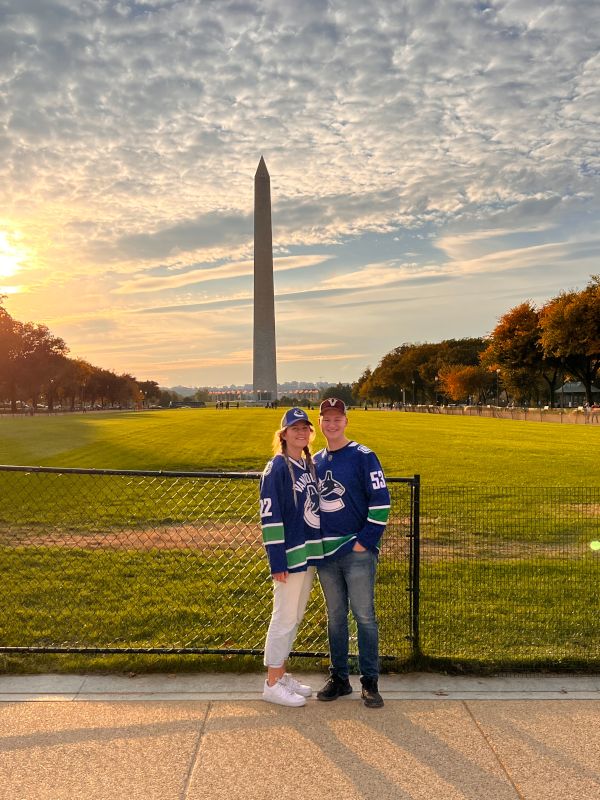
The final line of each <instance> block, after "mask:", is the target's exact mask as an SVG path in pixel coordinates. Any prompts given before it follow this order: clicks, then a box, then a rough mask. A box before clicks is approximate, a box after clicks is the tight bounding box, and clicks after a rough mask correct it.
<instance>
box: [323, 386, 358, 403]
mask: <svg viewBox="0 0 600 800" xmlns="http://www.w3.org/2000/svg"><path fill="white" fill-rule="evenodd" d="M328 397H339V399H340V400H343V401H344V403H346V405H347V406H354V405H356V398H355V397H354V395H353V393H352V386H350V384H349V383H336V385H335V386H326V387H325V388H324V389H321V394H320V399H321V400H325V399H326V398H328Z"/></svg>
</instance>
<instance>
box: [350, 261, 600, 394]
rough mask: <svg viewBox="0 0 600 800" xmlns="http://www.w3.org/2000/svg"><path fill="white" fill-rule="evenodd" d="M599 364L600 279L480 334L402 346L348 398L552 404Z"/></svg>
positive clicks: (517, 310)
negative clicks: (569, 384) (558, 394)
mask: <svg viewBox="0 0 600 800" xmlns="http://www.w3.org/2000/svg"><path fill="white" fill-rule="evenodd" d="M599 369H600V276H597V275H594V276H592V278H591V280H590V282H589V284H588V285H587V286H586V287H585V289H583V290H582V291H568V292H561V293H560V294H559V295H558V297H555V298H553V299H552V300H549V301H548V302H547V303H545V304H544V305H543V306H541V307H540V308H538V307H536V306H535V304H534V303H532V302H531V301H529V300H526V301H524V302H522V303H520V304H519V305H517V306H515V307H514V308H511V309H510V310H509V311H507V312H506V314H504V315H503V316H502V317H501V318H500V319H499V321H498V324H497V325H496V327H495V328H494V330H493V331H492V332H491V334H490V335H489V336H487V337H485V338H470V339H447V340H444V341H442V342H438V343H435V344H430V343H425V344H402V345H400V347H396V348H395V349H394V350H392V351H391V352H389V353H387V354H386V355H385V356H383V358H382V359H381V361H380V362H379V364H378V365H377V367H376V368H375V369H374V370H371V369H370V368H367V369H366V370H365V371H364V372H363V374H362V375H361V376H360V378H359V379H358V380H357V381H356V383H354V384H353V385H352V390H353V394H354V397H355V398H356V401H364V402H368V401H371V402H373V401H377V402H379V401H382V402H399V403H407V404H414V403H438V402H449V401H454V402H471V403H489V402H492V401H493V400H494V399H495V400H496V402H498V401H499V398H500V395H501V393H502V395H503V397H504V398H505V399H506V402H514V403H516V404H523V405H531V404H532V403H535V404H537V403H541V402H542V401H544V402H547V403H548V404H549V405H550V406H555V405H556V397H555V395H556V392H557V390H558V389H559V388H560V387H561V386H562V385H563V383H564V382H565V381H568V380H573V381H579V382H581V383H582V384H583V386H584V389H585V394H586V399H587V402H588V403H589V404H590V405H592V404H593V396H592V387H593V385H594V383H595V381H596V378H597V377H598V371H599Z"/></svg>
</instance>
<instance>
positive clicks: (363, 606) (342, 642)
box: [318, 550, 379, 678]
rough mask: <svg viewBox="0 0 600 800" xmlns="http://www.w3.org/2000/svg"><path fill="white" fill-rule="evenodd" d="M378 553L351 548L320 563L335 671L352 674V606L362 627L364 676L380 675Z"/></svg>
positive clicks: (360, 647)
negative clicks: (350, 636)
mask: <svg viewBox="0 0 600 800" xmlns="http://www.w3.org/2000/svg"><path fill="white" fill-rule="evenodd" d="M376 570H377V556H376V554H375V553H374V552H373V551H371V550H365V551H364V552H359V551H356V550H351V551H350V552H349V553H346V554H345V555H343V556H340V557H339V558H335V559H333V560H328V559H325V560H324V561H323V562H322V563H321V564H319V566H318V572H319V580H320V582H321V587H322V589H323V594H324V595H325V602H326V603H327V635H328V637H329V652H330V656H331V668H330V670H331V672H332V673H335V674H336V675H339V677H340V678H347V677H348V672H349V671H348V605H349V606H350V608H351V609H352V614H353V616H354V619H355V620H356V625H357V628H358V665H359V668H360V672H361V675H364V677H366V678H377V677H378V675H379V655H378V651H379V630H378V627H377V619H376V617H375V572H376Z"/></svg>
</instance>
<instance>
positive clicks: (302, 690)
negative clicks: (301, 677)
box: [279, 672, 312, 697]
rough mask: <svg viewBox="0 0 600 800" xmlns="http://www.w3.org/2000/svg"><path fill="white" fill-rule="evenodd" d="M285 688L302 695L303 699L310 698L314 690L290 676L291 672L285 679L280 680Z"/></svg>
mask: <svg viewBox="0 0 600 800" xmlns="http://www.w3.org/2000/svg"><path fill="white" fill-rule="evenodd" d="M279 680H280V681H281V682H282V683H283V684H284V686H288V687H289V688H290V689H291V690H292V692H295V693H296V694H299V695H301V696H302V697H310V696H311V695H312V689H311V688H310V686H307V685H306V684H305V683H300V681H297V680H296V678H294V676H293V675H290V673H289V672H286V673H285V674H284V676H283V678H280V679H279Z"/></svg>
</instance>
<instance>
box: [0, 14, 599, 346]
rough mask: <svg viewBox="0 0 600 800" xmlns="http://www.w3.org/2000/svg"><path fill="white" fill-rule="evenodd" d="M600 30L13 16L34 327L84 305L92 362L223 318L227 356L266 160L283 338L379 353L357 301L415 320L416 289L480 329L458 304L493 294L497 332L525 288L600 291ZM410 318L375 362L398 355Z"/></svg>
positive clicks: (21, 208) (4, 161) (13, 168)
mask: <svg viewBox="0 0 600 800" xmlns="http://www.w3.org/2000/svg"><path fill="white" fill-rule="evenodd" d="M599 29H600V5H599V4H598V3H596V2H592V1H591V0H570V1H569V2H567V1H566V0H557V1H556V2H553V3H550V4H543V3H542V4H540V3H539V2H537V0H519V2H517V0H494V2H489V3H487V2H481V3H473V2H471V1H470V0H456V2H453V3H451V4H450V3H431V2H417V0H407V1H406V2H404V3H400V4H399V3H396V2H394V1H393V0H382V1H381V2H377V3H375V2H373V1H372V0H348V2H344V3H339V2H333V1H332V2H327V1H326V0H304V2H302V3H297V2H293V0H206V1H205V2H202V3H198V2H195V0H178V2H175V0H145V2H143V3H141V2H126V1H124V2H113V3H106V2H104V1H103V0H88V2H86V3H65V2H63V1H62V0H47V1H46V2H44V3H40V2H37V1H36V0H20V1H19V2H16V0H15V1H14V2H10V3H8V4H4V6H3V7H2V9H0V82H1V84H2V94H1V96H0V155H1V158H0V203H1V204H2V208H3V212H2V213H3V216H5V217H6V219H7V220H8V223H10V230H17V231H20V233H21V234H22V241H23V242H24V243H25V244H26V245H27V246H28V248H29V249H30V251H31V253H32V254H34V255H33V256H32V262H31V264H27V266H26V267H25V266H24V267H23V269H22V270H21V271H20V272H19V275H18V287H17V286H12V290H13V294H11V296H10V299H9V302H10V308H11V309H13V308H14V309H16V310H17V311H19V312H22V314H23V315H24V316H25V318H32V317H35V318H36V319H38V320H39V321H46V322H48V321H50V320H51V319H52V318H53V316H54V317H55V318H56V319H66V318H67V317H68V316H69V313H71V312H72V311H73V307H74V306H75V305H77V307H78V308H79V309H80V310H81V312H82V315H83V316H82V320H83V321H82V322H81V325H80V326H79V327H77V328H73V329H72V333H73V337H74V339H73V341H72V342H69V344H70V345H71V346H72V349H77V350H78V351H81V352H84V350H85V347H86V346H88V344H89V342H91V341H92V340H93V335H94V333H95V331H94V328H93V324H92V321H91V319H92V318H93V315H94V313H96V312H98V311H100V312H103V311H104V310H105V308H106V310H107V313H108V311H109V310H110V311H111V312H114V313H115V314H118V315H120V316H121V317H122V318H123V319H127V320H128V322H127V325H133V322H132V320H133V319H135V320H136V323H135V324H136V326H139V331H140V333H139V336H140V341H142V339H143V340H144V341H148V342H149V341H150V340H151V336H152V335H155V334H156V331H153V330H152V326H153V325H155V324H156V315H159V314H162V315H164V316H165V317H167V316H168V317H169V319H171V320H175V319H178V318H179V317H185V318H186V319H188V320H189V318H190V317H191V316H192V315H193V316H194V321H195V323H197V324H198V325H199V326H200V322H199V319H200V318H202V319H203V320H204V319H209V318H210V320H211V322H210V324H211V325H213V326H214V328H212V329H210V328H209V327H208V323H207V327H206V328H202V330H203V332H205V331H206V332H208V333H210V331H211V330H212V333H213V334H214V337H215V338H212V337H211V336H209V335H208V333H207V335H206V337H205V341H206V343H207V344H206V347H207V355H208V354H210V352H211V351H210V348H211V347H213V343H214V341H216V340H217V339H219V340H220V337H221V338H226V337H227V330H228V328H227V325H228V322H227V321H226V320H225V317H226V316H227V315H226V313H225V311H224V309H226V308H229V309H234V310H235V311H236V314H234V315H229V321H231V317H232V316H235V317H236V321H239V320H242V319H244V320H246V319H248V320H250V317H249V315H248V310H249V305H250V303H251V296H250V293H249V292H248V291H243V289H244V287H243V286H242V285H241V279H244V280H246V279H247V278H248V276H249V274H250V266H249V265H250V261H249V258H250V256H251V252H252V207H253V177H254V172H255V170H256V166H257V163H258V159H259V157H260V155H261V153H262V154H264V156H265V159H266V162H267V166H268V168H269V171H270V174H271V191H272V201H273V235H274V244H275V247H276V252H277V253H278V254H280V255H284V256H287V257H289V259H290V260H289V261H287V262H286V263H288V264H292V263H295V266H294V268H289V269H287V270H286V271H285V272H283V271H281V270H278V271H277V274H276V279H277V280H276V288H277V298H278V303H280V304H281V307H282V311H281V319H282V325H283V326H284V327H283V329H282V330H281V335H282V336H286V337H287V336H289V337H291V336H292V335H295V334H296V332H297V327H298V325H301V322H302V320H301V314H302V313H304V317H305V319H306V320H308V319H310V321H311V325H312V326H313V328H315V329H316V328H319V327H320V326H321V325H323V326H324V325H325V319H326V321H327V324H328V325H329V326H334V327H335V330H336V332H337V333H338V334H339V335H338V336H336V340H339V341H345V340H347V341H348V353H356V352H358V349H359V348H358V347H355V346H354V345H353V344H352V342H351V341H350V339H351V333H352V331H349V330H348V328H347V327H346V320H345V319H340V320H337V319H336V320H333V319H332V314H331V309H332V308H333V307H334V306H335V305H336V304H337V306H338V307H341V306H342V305H343V304H344V305H348V304H349V303H352V304H353V307H355V308H356V309H357V310H356V316H355V318H354V319H353V325H354V328H355V329H360V328H361V327H362V326H363V325H367V322H366V321H365V317H364V316H363V314H362V313H361V312H360V306H359V305H356V304H355V301H356V303H360V301H361V299H362V300H363V306H365V307H366V304H367V302H368V303H371V301H372V298H373V297H376V296H379V297H380V298H381V301H382V302H388V301H389V299H390V297H389V296H390V294H393V295H394V296H395V297H397V302H399V303H401V302H403V298H404V296H405V293H403V291H402V287H403V286H408V285H411V286H412V285H414V286H419V287H422V288H423V292H425V289H426V288H427V287H429V286H436V287H438V288H437V289H435V290H434V289H431V291H436V292H437V291H438V289H439V287H441V286H442V285H444V286H445V287H446V288H445V290H446V292H447V296H448V297H452V305H453V307H456V308H458V307H460V308H462V309H463V310H462V311H461V312H460V313H459V316H460V317H461V318H462V319H464V318H465V317H467V316H468V315H469V314H471V313H472V312H473V308H474V306H475V305H476V304H475V303H473V302H471V303H470V305H468V306H460V302H459V301H458V300H456V298H455V296H454V295H452V292H453V291H454V289H453V288H452V285H453V284H458V283H459V282H460V281H468V280H469V279H470V278H471V277H475V276H477V277H478V279H479V281H480V283H479V285H480V290H481V302H480V303H479V304H478V308H477V311H478V313H479V312H480V313H481V314H482V315H483V313H484V308H485V309H487V310H488V312H489V313H490V314H495V313H496V311H497V309H496V307H495V306H493V305H491V304H490V303H491V301H490V300H489V298H490V297H491V296H492V295H494V296H497V286H496V284H493V283H489V282H488V281H493V280H494V279H495V277H496V276H498V275H501V274H502V275H504V274H506V273H507V272H508V271H509V270H510V272H511V276H512V277H511V280H512V281H513V291H515V292H517V293H518V291H519V290H520V287H522V290H523V291H529V286H530V284H529V283H528V282H527V281H528V280H530V279H531V281H532V282H533V283H534V284H536V280H535V278H536V277H537V283H538V284H539V283H540V276H541V277H542V279H543V280H546V276H547V275H549V274H550V273H552V274H553V275H555V276H556V277H555V285H559V275H560V273H561V271H562V272H563V275H564V276H568V280H569V281H571V280H579V281H580V280H582V279H583V276H584V275H585V273H586V270H587V271H588V273H589V271H590V270H591V269H593V267H592V266H591V265H592V264H593V262H594V255H595V256H596V260H597V252H598V242H597V234H596V233H595V231H596V230H598V225H599V224H600V208H599V191H598V183H599V179H600V146H599V145H600V140H599V134H598V131H599V130H600V88H599V87H600V55H599V54H598V46H597V44H598V42H597V31H598V30H599ZM7 229H8V228H7ZM394 237H395V239H394ZM325 256H327V257H328V260H322V261H319V260H318V259H319V258H323V259H325ZM293 259H298V261H297V262H293ZM303 259H304V264H305V265H306V267H307V268H306V269H305V270H304V269H302V268H301V261H302V260H303ZM165 265H168V266H165ZM311 266H312V267H314V268H315V269H314V270H313V272H311V271H310V267H311ZM317 266H318V267H319V269H318V270H317V269H316V267H317ZM536 271H537V276H536ZM235 279H240V284H235V283H233V281H234V280H235ZM564 279H566V277H565V278H564ZM225 281H228V282H229V283H225ZM12 282H15V283H16V282H17V276H13V278H11V280H8V279H7V280H3V284H9V285H10V284H11V283H12ZM544 285H546V284H544ZM16 288H19V291H17V292H15V291H14V290H15V289H16ZM392 289H393V290H394V291H393V292H392V291H391V290H392ZM378 292H379V295H378V294H377V293H378ZM138 293H139V294H142V293H143V294H144V295H145V296H147V297H151V301H150V302H147V303H144V302H141V298H140V297H137V296H136V295H137V294H138ZM411 294H412V293H411ZM386 295H387V296H386ZM440 302H441V301H440ZM404 305H405V306H406V304H404ZM386 307H387V308H388V310H389V312H390V313H389V315H388V316H389V317H390V319H389V320H385V319H382V320H381V331H382V335H381V336H380V337H379V340H378V341H377V340H376V339H375V338H374V339H373V343H372V345H371V346H372V347H373V348H376V347H382V346H385V344H384V342H388V341H392V340H393V339H394V338H395V337H396V336H397V335H400V334H399V333H398V331H397V324H398V323H397V320H396V317H397V315H394V313H393V308H392V306H391V305H390V304H389V303H388V305H387V306H386ZM327 311H328V312H329V313H328V315H327V316H326V317H325V316H319V315H320V314H323V315H324V314H326V312H327ZM368 313H370V312H368ZM88 314H89V315H90V321H89V327H88V328H87V330H86V325H87V324H88V323H86V322H85V318H86V315H88ZM365 314H367V312H366V311H365ZM422 317H423V318H424V319H425V318H427V319H428V324H429V325H430V326H434V325H440V326H441V325H442V324H444V325H447V326H450V327H452V326H454V325H458V323H455V322H454V321H453V319H452V318H450V317H448V318H447V320H446V321H444V320H443V318H442V316H441V315H440V314H438V315H437V316H436V319H435V320H434V319H432V318H431V317H430V316H429V315H427V314H425V313H423V314H422ZM319 320H321V322H320V321H319ZM123 324H125V323H123ZM249 324H251V323H249ZM288 324H289V326H290V327H289V328H286V327H285V326H286V325H288ZM144 326H147V327H146V328H145V329H144ZM136 330H138V329H137V328H136ZM143 330H145V333H142V331H143ZM342 332H343V336H342ZM450 333H451V332H450V331H448V330H446V331H444V332H442V335H446V334H447V335H450ZM117 335H123V329H122V328H119V329H118V332H117V330H115V331H113V332H112V333H111V332H110V331H109V332H107V333H106V334H104V337H103V341H99V342H98V345H97V350H95V351H94V353H97V354H98V358H100V356H101V353H102V347H103V346H104V345H106V347H109V346H110V345H111V337H112V336H115V337H116V336H117ZM137 335H138V334H137V333H136V336H137ZM161 335H166V334H165V332H164V331H161ZM432 335H435V334H433V332H432ZM144 337H146V338H144ZM99 338H102V337H99ZM167 338H168V337H167ZM174 338H176V337H174ZM136 341H137V339H136ZM179 344H180V345H181V340H180V341H179ZM183 346H185V347H188V346H191V345H189V344H185V340H184V345H183ZM106 352H107V354H108V355H110V352H109V351H108V350H107V351H106ZM171 352H172V353H173V357H174V358H175V357H176V355H177V351H176V349H175V347H174V346H173V350H172V351H171ZM378 355H380V354H377V353H375V352H374V353H373V358H372V359H371V360H376V358H378ZM182 357H183V356H182ZM215 357H216V356H215ZM223 357H224V358H226V356H225V355H224V356H223ZM219 358H221V356H219ZM349 358H350V356H349ZM192 360H194V359H193V358H192Z"/></svg>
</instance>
